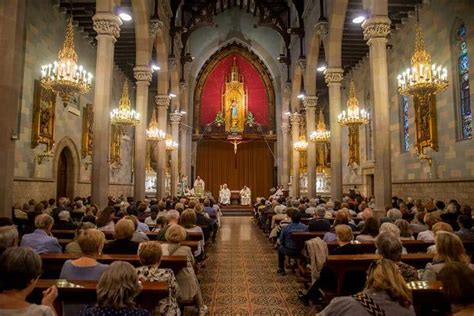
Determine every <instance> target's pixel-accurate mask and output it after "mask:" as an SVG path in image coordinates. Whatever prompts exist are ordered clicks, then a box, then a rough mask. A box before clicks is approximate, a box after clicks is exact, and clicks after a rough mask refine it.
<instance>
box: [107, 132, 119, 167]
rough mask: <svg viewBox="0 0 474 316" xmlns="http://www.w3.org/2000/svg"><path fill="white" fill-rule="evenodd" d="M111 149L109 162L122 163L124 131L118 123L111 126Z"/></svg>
mask: <svg viewBox="0 0 474 316" xmlns="http://www.w3.org/2000/svg"><path fill="white" fill-rule="evenodd" d="M110 140H111V141H110V149H109V164H111V165H112V164H115V165H119V166H120V165H121V164H122V159H121V157H120V146H121V144H122V131H121V130H120V127H118V126H116V125H112V126H111V130H110Z"/></svg>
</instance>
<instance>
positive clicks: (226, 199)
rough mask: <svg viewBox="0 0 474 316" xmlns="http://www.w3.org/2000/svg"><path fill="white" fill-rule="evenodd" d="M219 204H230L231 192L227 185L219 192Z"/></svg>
mask: <svg viewBox="0 0 474 316" xmlns="http://www.w3.org/2000/svg"><path fill="white" fill-rule="evenodd" d="M219 203H221V204H222V205H229V204H230V190H229V188H228V187H227V184H226V183H224V185H222V186H221V189H220V190H219Z"/></svg>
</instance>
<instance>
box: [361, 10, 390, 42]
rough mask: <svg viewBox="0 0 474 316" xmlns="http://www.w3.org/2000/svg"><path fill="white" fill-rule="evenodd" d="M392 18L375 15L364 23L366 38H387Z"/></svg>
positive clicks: (368, 39)
mask: <svg viewBox="0 0 474 316" xmlns="http://www.w3.org/2000/svg"><path fill="white" fill-rule="evenodd" d="M390 22H391V21H390V19H389V18H388V17H387V16H373V17H371V18H369V19H367V20H365V21H364V23H362V28H363V29H364V39H365V40H366V41H368V42H369V43H368V44H369V45H370V40H371V39H374V38H387V36H388V35H389V34H390Z"/></svg>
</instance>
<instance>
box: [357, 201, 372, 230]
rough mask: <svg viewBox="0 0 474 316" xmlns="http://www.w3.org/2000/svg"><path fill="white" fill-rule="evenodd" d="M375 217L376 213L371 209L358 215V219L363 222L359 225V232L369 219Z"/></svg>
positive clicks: (366, 209)
mask: <svg viewBox="0 0 474 316" xmlns="http://www.w3.org/2000/svg"><path fill="white" fill-rule="evenodd" d="M373 216H374V212H373V211H372V209H371V208H368V207H367V208H365V209H364V210H363V211H362V212H360V213H358V214H357V217H358V218H360V219H361V220H360V221H359V223H358V224H357V230H362V227H364V223H365V221H366V220H367V219H369V218H371V217H373Z"/></svg>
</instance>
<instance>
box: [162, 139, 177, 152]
mask: <svg viewBox="0 0 474 316" xmlns="http://www.w3.org/2000/svg"><path fill="white" fill-rule="evenodd" d="M165 144H166V150H168V151H173V150H176V149H178V143H177V142H175V141H174V140H173V139H172V138H171V136H168V137H167V138H166V141H165Z"/></svg>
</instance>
